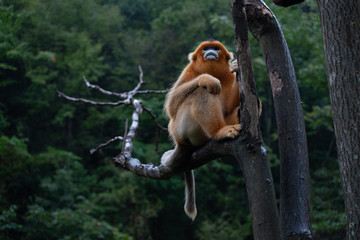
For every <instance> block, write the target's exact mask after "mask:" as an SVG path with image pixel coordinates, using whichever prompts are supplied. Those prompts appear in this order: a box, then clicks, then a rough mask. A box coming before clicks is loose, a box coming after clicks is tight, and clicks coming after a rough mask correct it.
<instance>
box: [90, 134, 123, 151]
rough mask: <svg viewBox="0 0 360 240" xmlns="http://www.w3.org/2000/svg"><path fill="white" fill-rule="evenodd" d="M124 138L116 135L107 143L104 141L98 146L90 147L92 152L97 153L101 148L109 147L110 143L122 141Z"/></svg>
mask: <svg viewBox="0 0 360 240" xmlns="http://www.w3.org/2000/svg"><path fill="white" fill-rule="evenodd" d="M122 140H123V137H121V136H116V137H114V138H112V139H110V140H109V141H107V142H106V143H102V144H100V145H99V146H97V147H96V148H92V149H90V154H94V153H96V152H97V151H99V150H100V149H102V148H104V147H107V146H109V145H110V144H112V143H114V142H117V141H122Z"/></svg>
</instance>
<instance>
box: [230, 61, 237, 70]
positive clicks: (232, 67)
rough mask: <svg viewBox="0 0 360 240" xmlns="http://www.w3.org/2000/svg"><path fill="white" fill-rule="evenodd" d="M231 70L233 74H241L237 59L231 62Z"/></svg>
mask: <svg viewBox="0 0 360 240" xmlns="http://www.w3.org/2000/svg"><path fill="white" fill-rule="evenodd" d="M230 68H231V72H232V73H233V72H236V73H239V64H238V61H237V60H236V59H235V60H234V61H232V62H231V65H230Z"/></svg>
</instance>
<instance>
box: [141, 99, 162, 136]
mask: <svg viewBox="0 0 360 240" xmlns="http://www.w3.org/2000/svg"><path fill="white" fill-rule="evenodd" d="M141 105H142V107H143V109H144V111H145V112H147V113H148V114H149V115H150V117H151V118H152V119H153V121H154V122H155V124H156V126H157V127H158V128H159V129H161V130H163V131H167V130H168V129H167V128H166V127H163V126H161V124H160V123H159V122H158V121H157V120H156V116H155V115H154V114H153V113H152V111H151V109H149V108H147V107H145V106H144V105H143V104H141Z"/></svg>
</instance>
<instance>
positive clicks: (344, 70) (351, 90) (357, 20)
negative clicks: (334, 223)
mask: <svg viewBox="0 0 360 240" xmlns="http://www.w3.org/2000/svg"><path fill="white" fill-rule="evenodd" d="M317 3H318V6H319V12H320V20H321V25H322V32H323V40H324V48H325V57H326V66H327V74H328V84H329V89H330V100H331V106H332V112H333V120H334V129H335V136H336V145H337V151H338V158H339V167H340V174H341V179H342V189H343V193H344V199H345V212H346V221H347V239H348V240H350V239H360V184H359V183H360V163H359V161H360V159H359V158H360V1H359V0H346V1H345V0H338V1H325V0H317Z"/></svg>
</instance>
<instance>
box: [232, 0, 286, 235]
mask: <svg viewBox="0 0 360 240" xmlns="http://www.w3.org/2000/svg"><path fill="white" fill-rule="evenodd" d="M231 4H232V17H233V23H234V32H235V40H236V50H237V51H236V58H237V61H238V64H239V74H238V75H237V78H238V82H239V92H240V109H239V118H240V123H241V124H242V126H243V129H242V132H243V133H244V135H245V136H246V137H245V138H244V139H241V138H239V139H237V141H236V142H238V144H234V148H233V150H232V152H233V156H234V157H235V158H236V159H237V160H238V162H239V164H240V166H241V169H242V171H243V174H244V178H245V183H246V190H247V193H248V199H249V205H250V213H251V218H252V228H253V234H254V239H258V240H260V239H261V240H262V239H266V240H278V239H281V231H280V220H279V213H278V208H277V204H276V195H275V190H274V184H273V179H272V174H271V169H270V164H269V160H268V157H267V154H266V150H265V148H264V146H263V145H262V138H261V132H260V128H259V111H258V107H259V106H258V98H257V96H256V86H255V79H254V73H253V69H252V61H251V53H250V43H249V36H248V23H247V17H246V13H245V5H244V1H243V0H233V1H232V2H231ZM244 143H245V144H244Z"/></svg>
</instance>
